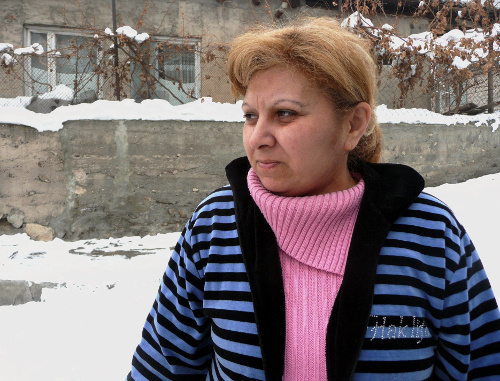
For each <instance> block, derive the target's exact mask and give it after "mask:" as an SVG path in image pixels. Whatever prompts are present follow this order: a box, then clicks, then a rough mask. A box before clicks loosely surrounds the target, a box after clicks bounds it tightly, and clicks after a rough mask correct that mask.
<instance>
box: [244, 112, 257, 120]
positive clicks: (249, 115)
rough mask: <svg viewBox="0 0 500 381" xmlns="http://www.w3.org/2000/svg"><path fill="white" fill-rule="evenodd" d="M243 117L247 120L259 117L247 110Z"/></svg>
mask: <svg viewBox="0 0 500 381" xmlns="http://www.w3.org/2000/svg"><path fill="white" fill-rule="evenodd" d="M243 118H245V120H247V121H252V120H255V119H257V115H255V114H252V113H251V112H246V113H245V114H243Z"/></svg>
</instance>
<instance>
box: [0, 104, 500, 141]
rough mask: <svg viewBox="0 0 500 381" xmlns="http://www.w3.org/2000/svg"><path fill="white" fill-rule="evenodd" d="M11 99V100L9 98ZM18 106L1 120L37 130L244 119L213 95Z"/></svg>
mask: <svg viewBox="0 0 500 381" xmlns="http://www.w3.org/2000/svg"><path fill="white" fill-rule="evenodd" d="M10 101H12V100H10ZM18 102H19V106H20V107H19V106H18V107H16V106H6V107H0V123H7V124H19V125H24V126H29V127H33V128H36V129H37V130H38V131H40V132H43V131H58V130H60V129H61V128H62V127H63V123H64V122H66V121H70V120H184V121H190V120H206V121H220V122H243V112H242V111H241V102H237V103H236V104H232V103H217V102H213V101H212V98H209V97H207V98H202V99H198V100H196V101H194V102H191V103H187V104H184V105H179V106H172V105H171V104H170V103H168V102H167V101H165V100H160V99H154V100H144V101H142V103H136V102H135V101H134V100H131V99H126V100H123V101H120V102H118V101H105V100H100V101H96V102H94V103H90V104H79V105H71V106H63V107H59V108H57V109H55V110H54V111H52V112H51V113H50V114H38V113H34V112H32V111H29V110H27V109H25V108H23V107H22V106H23V104H22V99H19V100H18ZM1 105H2V100H1V99H0V106H1ZM376 114H377V119H378V121H379V123H403V122H404V123H420V124H433V125H436V124H442V125H453V124H475V125H476V126H480V125H491V126H492V129H493V131H495V130H496V129H497V128H498V126H499V125H500V112H496V113H493V114H480V115H474V116H466V115H451V116H446V115H441V114H437V113H433V112H431V111H428V110H425V109H388V108H387V106H385V105H381V106H379V107H378V108H377V110H376Z"/></svg>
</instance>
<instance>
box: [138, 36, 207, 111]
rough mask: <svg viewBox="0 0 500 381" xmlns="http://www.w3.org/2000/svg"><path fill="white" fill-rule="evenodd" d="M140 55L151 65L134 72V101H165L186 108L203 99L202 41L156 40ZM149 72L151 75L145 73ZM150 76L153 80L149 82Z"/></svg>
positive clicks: (143, 66)
mask: <svg viewBox="0 0 500 381" xmlns="http://www.w3.org/2000/svg"><path fill="white" fill-rule="evenodd" d="M147 49H149V51H147V52H144V51H143V52H140V53H139V54H142V56H143V57H148V59H149V60H150V61H151V65H150V66H149V67H146V66H145V65H142V66H141V67H139V66H138V65H137V63H136V64H135V65H134V67H133V68H132V98H134V99H148V98H159V99H166V100H167V101H169V102H170V103H171V104H173V105H178V104H184V103H188V102H191V101H194V100H196V99H197V98H199V97H200V96H201V79H200V77H201V73H200V72H201V70H200V54H199V41H198V40H196V39H182V40H178V39H159V38H157V39H155V41H154V42H153V43H151V44H150V45H149V47H148V48H147ZM146 70H148V71H149V72H148V73H145V71H146ZM148 76H152V77H153V83H154V86H151V84H152V83H151V81H146V80H145V79H146V78H147V77H148Z"/></svg>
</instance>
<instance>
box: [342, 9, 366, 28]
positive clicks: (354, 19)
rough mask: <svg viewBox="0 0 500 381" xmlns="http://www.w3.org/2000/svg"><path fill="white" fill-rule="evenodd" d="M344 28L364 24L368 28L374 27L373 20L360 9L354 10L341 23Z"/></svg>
mask: <svg viewBox="0 0 500 381" xmlns="http://www.w3.org/2000/svg"><path fill="white" fill-rule="evenodd" d="M340 25H341V26H342V27H343V28H346V27H349V28H354V27H356V26H358V25H359V26H363V27H366V28H372V27H373V22H372V21H371V20H370V19H368V18H366V17H364V16H363V15H362V14H361V13H359V12H358V11H356V12H354V13H353V14H351V15H350V16H348V17H347V18H345V19H344V21H342V23H341V24H340Z"/></svg>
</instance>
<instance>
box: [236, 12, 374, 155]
mask: <svg viewBox="0 0 500 381" xmlns="http://www.w3.org/2000/svg"><path fill="white" fill-rule="evenodd" d="M274 66H289V67H292V68H295V69H298V70H300V71H301V72H302V73H303V74H304V75H305V76H306V77H307V78H308V79H310V80H311V81H312V82H313V83H314V84H315V85H316V86H318V87H319V88H320V89H321V90H322V91H323V92H324V93H325V95H326V96H327V97H328V98H329V99H330V100H331V101H332V103H333V107H334V108H335V110H336V111H337V112H338V113H339V116H340V117H341V118H342V117H344V116H345V115H346V114H347V113H348V112H349V111H351V110H352V109H353V108H354V107H355V106H356V105H357V104H359V103H360V102H366V103H368V104H369V105H370V107H371V109H372V113H371V119H370V122H369V124H368V126H367V128H366V132H365V133H364V135H363V137H362V138H361V139H360V141H359V143H358V145H357V146H356V148H354V150H352V151H351V152H350V153H349V158H348V162H349V163H350V164H352V163H353V162H355V161H357V160H364V161H371V162H378V161H379V160H380V154H381V150H382V132H381V130H380V127H379V126H378V123H377V120H376V117H375V113H374V110H375V106H376V98H377V86H376V68H375V63H374V61H373V58H372V54H371V50H370V44H369V42H368V41H367V40H363V39H361V38H359V37H358V36H356V35H355V34H353V33H351V32H350V31H348V30H346V29H344V28H342V27H341V26H340V25H339V23H338V22H337V21H335V20H334V19H332V18H328V17H321V18H305V19H301V20H298V21H296V22H295V23H294V24H292V25H289V26H286V27H282V28H275V27H260V28H257V29H253V30H250V31H248V32H246V33H244V34H243V35H241V36H239V37H237V38H236V39H235V40H234V41H233V44H232V47H231V50H230V52H229V56H228V75H229V80H230V82H231V92H232V93H233V95H234V96H235V97H237V98H238V97H240V96H244V95H245V93H246V90H247V87H248V84H249V82H250V80H251V79H252V77H253V75H255V73H257V72H259V71H262V70H266V69H269V68H271V67H274Z"/></svg>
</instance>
